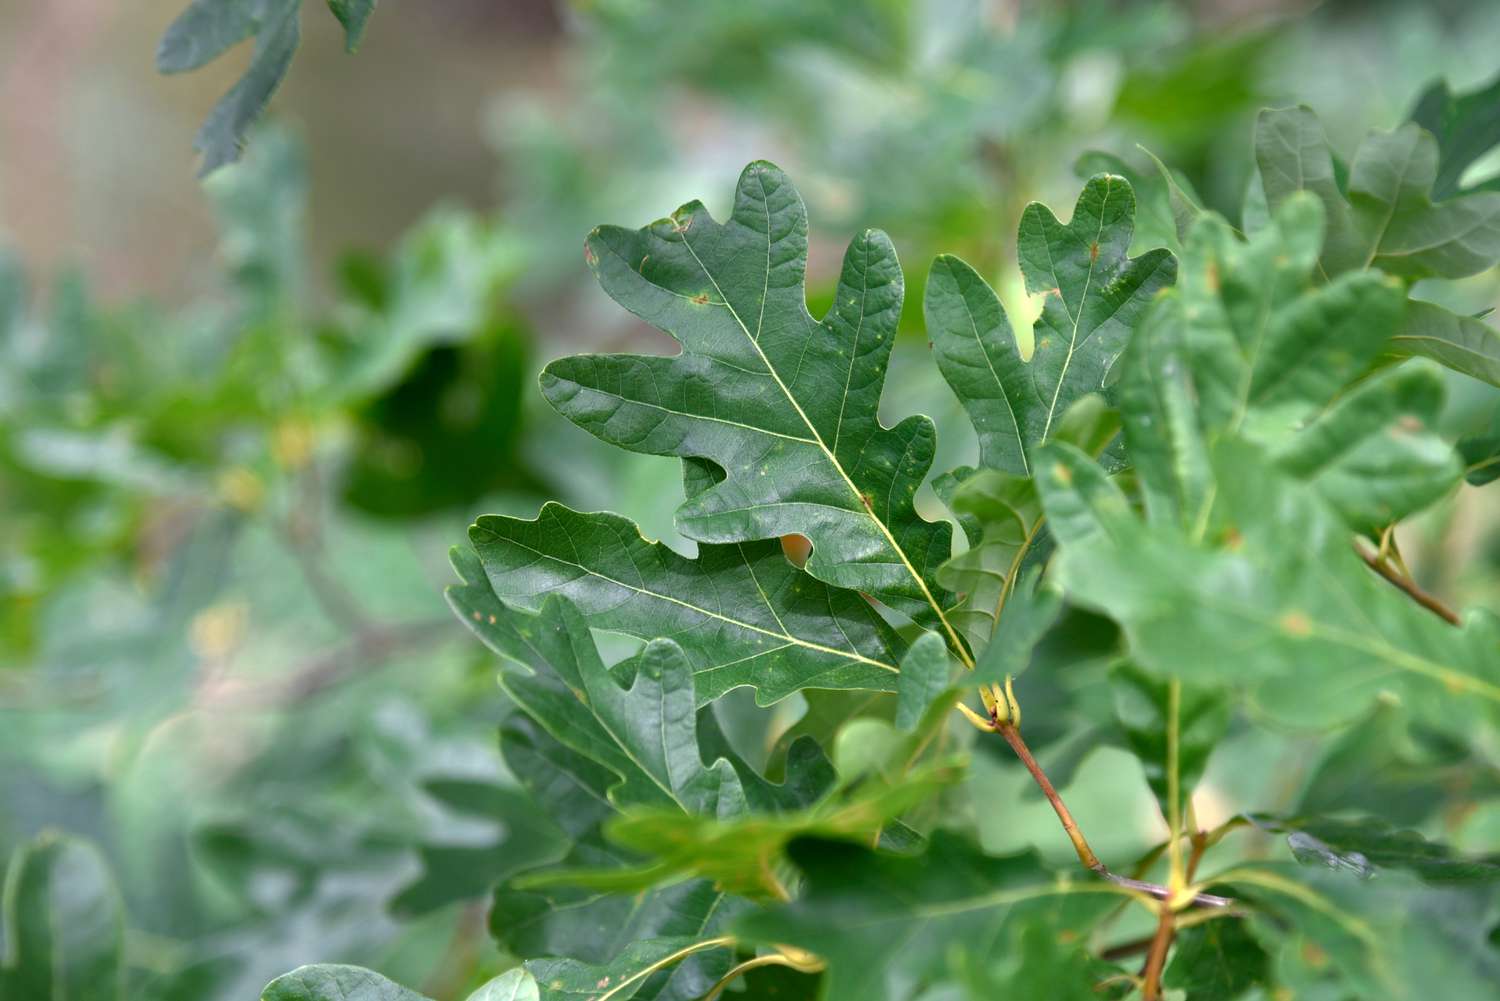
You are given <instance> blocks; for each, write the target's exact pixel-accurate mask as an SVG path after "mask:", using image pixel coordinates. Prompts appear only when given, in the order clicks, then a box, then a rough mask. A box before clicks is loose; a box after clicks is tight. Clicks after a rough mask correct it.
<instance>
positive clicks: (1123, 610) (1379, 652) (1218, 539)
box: [1038, 440, 1500, 733]
mask: <svg viewBox="0 0 1500 1001" xmlns="http://www.w3.org/2000/svg"><path fill="white" fill-rule="evenodd" d="M1047 460H1048V461H1047V465H1046V466H1045V467H1044V469H1043V471H1042V475H1041V477H1040V479H1039V481H1038V484H1039V486H1040V488H1041V491H1042V498H1043V502H1044V504H1045V506H1046V509H1047V516H1048V518H1049V519H1050V521H1051V523H1052V527H1053V531H1054V533H1055V534H1056V536H1057V538H1058V542H1059V546H1060V550H1061V552H1060V555H1059V560H1058V572H1059V574H1060V577H1061V580H1062V583H1063V586H1064V587H1065V589H1066V590H1067V592H1068V594H1069V595H1070V597H1071V598H1073V599H1074V600H1077V601H1080V602H1082V603H1083V604H1085V605H1087V606H1089V607H1093V608H1096V609H1099V610H1101V611H1103V612H1105V613H1106V614H1108V615H1110V616H1111V617H1112V618H1114V619H1115V620H1116V621H1117V622H1119V623H1120V624H1121V626H1122V627H1123V628H1124V630H1125V633H1126V636H1127V638H1128V640H1129V644H1130V649H1131V653H1132V656H1133V657H1134V658H1135V660H1136V661H1137V663H1139V664H1140V666H1141V667H1143V668H1145V669H1146V670H1148V671H1150V672H1152V673H1153V674H1157V675H1160V676H1175V677H1178V678H1181V679H1183V680H1184V681H1188V682H1193V683H1199V684H1206V685H1214V684H1225V685H1238V686H1241V687H1245V688H1248V689H1249V690H1250V691H1251V694H1252V696H1253V697H1254V698H1255V699H1256V700H1257V701H1258V702H1259V703H1260V704H1261V706H1262V708H1263V709H1265V710H1266V711H1267V712H1268V713H1271V714H1273V715H1275V716H1277V717H1279V718H1283V719H1286V720H1289V721H1292V722H1295V723H1300V724H1304V725H1320V726H1321V725H1329V724H1331V723H1336V722H1339V721H1346V720H1349V719H1351V718H1352V717H1354V716H1355V715H1357V714H1359V713H1361V712H1363V711H1365V710H1366V709H1367V708H1368V706H1369V705H1370V703H1371V702H1372V701H1373V700H1374V699H1375V698H1376V697H1377V696H1379V695H1380V694H1381V693H1382V692H1390V693H1393V694H1395V695H1396V696H1397V697H1399V698H1401V699H1402V701H1403V702H1404V704H1406V705H1407V707H1408V709H1409V710H1410V711H1412V712H1414V713H1416V714H1418V715H1419V716H1420V717H1422V718H1424V719H1426V720H1427V721H1428V722H1430V723H1432V724H1433V725H1436V726H1441V727H1443V728H1444V729H1445V730H1448V731H1450V732H1457V733H1462V732H1464V728H1465V726H1466V725H1469V724H1470V723H1472V722H1473V721H1474V720H1475V719H1476V718H1478V717H1479V716H1481V715H1483V714H1490V715H1491V716H1492V717H1493V715H1494V714H1495V712H1496V711H1497V710H1500V671H1497V667H1496V662H1495V658H1494V656H1493V646H1492V645H1493V644H1494V643H1495V642H1496V639H1497V634H1496V630H1495V629H1494V627H1493V625H1492V624H1491V623H1489V622H1488V621H1486V620H1483V619H1476V620H1473V621H1471V622H1469V623H1468V625H1467V626H1466V627H1465V628H1463V629H1455V628H1453V627H1452V626H1450V625H1449V624H1447V623H1446V622H1444V621H1443V620H1441V619H1439V618H1438V617H1437V616H1434V615H1432V614H1431V613H1430V612H1428V611H1426V610H1425V609H1423V608H1420V607H1418V606H1417V605H1415V604H1413V603H1412V602H1410V601H1409V600H1407V599H1406V597H1405V596H1404V595H1402V594H1401V593H1400V592H1398V591H1396V590H1395V589H1393V588H1391V587H1390V586H1389V585H1387V584H1386V583H1385V582H1384V581H1382V580H1380V579H1379V578H1378V577H1377V576H1375V575H1374V574H1371V573H1370V572H1369V570H1368V568H1366V567H1365V565H1364V563H1363V562H1362V561H1361V560H1360V559H1359V557H1358V556H1357V555H1356V554H1355V552H1354V551H1353V548H1352V547H1351V546H1350V544H1349V537H1348V532H1347V529H1345V528H1344V526H1343V522H1342V520H1341V519H1340V518H1338V517H1337V516H1336V515H1335V514H1334V513H1333V512H1332V511H1331V510H1330V509H1329V508H1328V506H1327V504H1326V502H1324V501H1323V500H1322V499H1321V498H1319V497H1318V496H1317V494H1316V493H1314V492H1313V490H1312V488H1311V487H1309V486H1306V485H1302V484H1299V483H1297V482H1296V481H1294V480H1292V479H1290V478H1288V477H1287V476H1286V474H1284V473H1281V472H1279V471H1278V470H1277V469H1276V468H1275V467H1274V466H1273V465H1272V464H1271V463H1270V462H1269V461H1268V460H1267V458H1266V457H1265V456H1264V455H1263V454H1261V453H1260V452H1259V451H1258V450H1257V449H1256V448H1254V447H1253V446H1251V445H1248V444H1247V443H1245V442H1242V441H1237V440H1226V441H1223V442H1221V443H1220V444H1219V445H1218V446H1217V447H1216V448H1215V449H1214V450H1213V451H1212V453H1211V463H1212V464H1211V473H1212V477H1213V480H1212V486H1213V497H1214V501H1213V504H1212V505H1211V506H1210V508H1209V509H1208V510H1207V517H1206V518H1204V519H1202V520H1201V521H1200V522H1198V525H1199V526H1200V529H1201V530H1188V529H1184V528H1183V527H1182V526H1180V525H1179V524H1177V523H1175V522H1174V521H1168V522H1162V521H1159V520H1157V519H1154V518H1153V519H1148V520H1147V521H1144V522H1143V521H1142V520H1141V519H1140V517H1139V516H1138V515H1137V514H1136V513H1135V512H1134V511H1133V510H1132V508H1131V505H1130V503H1129V502H1128V500H1127V499H1126V497H1125V495H1124V494H1123V493H1121V492H1120V490H1119V488H1118V487H1116V486H1115V485H1114V484H1113V483H1111V482H1110V481H1109V480H1108V479H1107V478H1106V476H1105V474H1104V471H1103V470H1102V469H1100V468H1099V466H1098V465H1097V464H1095V463H1094V462H1092V461H1091V460H1088V459H1087V458H1086V457H1084V456H1083V455H1082V453H1080V452H1078V451H1077V450H1076V449H1073V448H1070V447H1068V446H1066V445H1058V444H1054V445H1050V446H1048V448H1047ZM1222 649H1230V650H1233V651H1235V654H1234V656H1233V657H1205V656H1204V651H1207V650H1222ZM1308 664H1317V665H1318V672H1317V675H1316V679H1315V681H1314V680H1313V679H1310V678H1309V676H1308V675H1307V673H1306V665H1308Z"/></svg>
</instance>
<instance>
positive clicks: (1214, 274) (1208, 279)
mask: <svg viewBox="0 0 1500 1001" xmlns="http://www.w3.org/2000/svg"><path fill="white" fill-rule="evenodd" d="M1203 283H1204V284H1205V285H1207V286H1208V290H1209V291H1210V292H1217V291H1219V266H1218V264H1216V263H1214V262H1213V261H1209V262H1208V267H1206V268H1204V269H1203Z"/></svg>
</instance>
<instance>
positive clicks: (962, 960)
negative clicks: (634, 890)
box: [734, 831, 1121, 1001]
mask: <svg viewBox="0 0 1500 1001" xmlns="http://www.w3.org/2000/svg"><path fill="white" fill-rule="evenodd" d="M790 855H791V858H792V861H793V863H794V864H795V865H796V866H797V868H798V869H799V870H800V871H801V872H802V873H803V876H804V880H805V881H804V884H803V888H802V892H801V894H800V895H799V896H798V897H797V899H796V900H794V901H792V902H791V903H789V904H785V905H783V906H780V907H775V908H770V909H767V910H764V911H760V912H757V913H753V914H750V915H747V916H746V917H745V918H742V919H741V920H740V921H739V922H738V923H737V924H736V925H735V926H734V928H735V931H736V933H737V934H740V935H742V936H743V937H744V938H746V939H748V940H750V941H754V942H762V943H766V944H779V943H785V944H790V945H795V946H797V947H799V948H802V949H806V950H809V951H811V952H813V953H815V954H816V955H818V956H819V957H821V958H822V959H823V960H824V961H825V962H826V963H827V964H828V970H827V972H826V973H825V974H824V977H825V981H824V988H823V991H824V993H823V996H824V997H828V998H860V999H869V1001H885V999H896V998H902V999H904V998H909V997H913V996H915V995H916V994H917V993H918V989H919V988H921V987H930V986H933V985H936V984H939V983H942V982H944V981H947V980H952V979H955V978H956V977H958V976H960V975H962V973H963V972H964V971H965V970H966V969H970V968H973V967H987V966H989V965H990V964H992V963H994V962H996V961H999V962H1000V963H1002V964H1008V963H1009V964H1014V963H1016V962H1017V961H1018V960H1022V956H1021V955H1019V954H1018V952H1017V950H1018V949H1019V948H1020V947H1021V946H1022V945H1024V944H1025V937H1024V936H1025V931H1024V929H1025V928H1026V926H1027V925H1029V924H1033V923H1035V922H1037V921H1038V920H1045V917H1046V915H1048V914H1049V913H1053V912H1055V913H1059V914H1066V915H1067V916H1068V918H1069V919H1070V920H1064V921H1061V922H1059V924H1060V926H1062V927H1067V928H1069V929H1070V930H1071V931H1072V932H1074V933H1075V934H1079V935H1083V934H1086V929H1087V927H1088V924H1089V922H1090V921H1091V920H1094V919H1097V917H1099V916H1100V915H1102V913H1103V912H1104V911H1105V910H1106V909H1108V908H1109V907H1110V906H1112V905H1113V904H1114V903H1117V902H1118V900H1119V899H1121V898H1119V897H1118V896H1116V895H1115V893H1116V888H1115V887H1113V886H1112V885H1111V884H1106V883H1094V884H1081V883H1072V884H1060V883H1057V882H1054V881H1053V880H1052V878H1051V877H1050V876H1049V875H1048V874H1047V872H1046V871H1045V870H1044V869H1042V867H1041V866H1040V864H1039V863H1038V860H1037V859H1036V858H1035V857H1034V856H1031V855H1016V856H1010V857H1005V858H991V857H988V856H985V855H982V854H980V853H979V852H978V851H976V850H975V849H974V848H973V847H971V846H969V845H967V844H965V843H964V842H963V841H962V840H960V839H958V838H957V837H956V836H954V835H952V834H950V833H947V832H944V831H938V832H936V833H935V834H934V835H933V836H932V838H931V840H930V841H929V842H928V846H927V850H926V851H925V852H924V853H922V854H921V855H917V856H910V857H908V856H898V855H884V854H876V853H873V852H871V851H869V850H868V849H866V848H860V847H856V846H854V845H850V844H844V843H840V842H829V841H798V842H794V843H793V844H792V846H791V849H790ZM1013 917H1014V919H1015V920H1014V922H1012V918H1013ZM872 942H879V943H881V948H878V949H871V948H870V943H872ZM1002 950H1003V951H1002ZM1002 968H1003V967H1002ZM1022 968H1023V969H1024V968H1025V967H1024V966H1023V967H1022ZM1012 969H1014V967H1012ZM1068 996H1069V997H1072V996H1073V995H1068Z"/></svg>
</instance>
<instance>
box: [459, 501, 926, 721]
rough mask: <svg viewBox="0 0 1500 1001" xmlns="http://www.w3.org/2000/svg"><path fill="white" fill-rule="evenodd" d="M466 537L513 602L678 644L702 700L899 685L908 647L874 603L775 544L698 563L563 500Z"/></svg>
mask: <svg viewBox="0 0 1500 1001" xmlns="http://www.w3.org/2000/svg"><path fill="white" fill-rule="evenodd" d="M469 537H470V539H471V541H472V542H473V544H474V549H475V551H476V552H477V553H478V554H479V558H480V559H481V560H482V561H483V563H484V569H485V574H486V575H487V577H488V578H489V582H490V584H491V586H493V588H494V590H495V594H497V595H498V596H500V597H501V598H503V599H505V600H506V601H508V602H511V603H514V604H517V605H519V606H520V607H523V608H529V609H535V608H537V607H538V606H540V604H541V602H542V599H543V597H545V596H546V595H548V594H553V593H557V594H563V595H566V596H567V597H568V598H569V599H571V600H572V601H573V602H575V603H576V604H577V606H578V609H579V611H580V612H582V613H583V615H584V616H585V617H586V618H587V619H588V622H589V624H590V625H591V626H593V627H595V628H601V629H609V630H613V631H617V632H623V633H627V634H629V635H632V636H637V637H639V638H641V639H652V638H655V637H659V636H667V637H672V638H674V639H676V640H677V641H678V642H679V643H680V644H681V645H682V648H683V650H684V651H685V652H686V653H687V655H688V657H689V658H690V659H691V661H692V663H693V677H694V682H695V685H696V690H697V699H698V703H699V704H700V705H701V704H704V703H708V702H712V701H714V700H716V699H717V698H718V697H719V696H721V695H723V694H724V693H725V692H727V691H729V690H730V689H733V688H736V687H739V686H741V685H753V686H754V687H755V689H756V694H757V699H758V701H759V702H761V703H762V704H769V703H771V702H775V701H777V700H778V699H781V698H784V697H785V696H787V695H788V694H790V693H792V692H794V691H797V690H798V689H801V688H807V687H814V688H870V689H876V690H881V691H892V690H894V689H895V687H896V671H897V665H898V663H899V662H900V659H901V655H902V652H903V650H904V647H905V644H903V643H902V642H901V640H900V639H899V638H898V637H897V636H896V634H895V632H894V631H893V630H892V629H891V628H890V627H889V626H888V625H886V624H885V622H884V621H883V620H882V619H881V618H880V615H879V614H878V613H877V612H876V611H875V609H874V608H872V607H871V606H870V603H869V602H868V601H866V600H865V599H864V598H862V597H860V596H859V595H858V594H857V593H855V592H853V591H843V590H839V589H837V588H832V587H829V586H828V585H826V584H823V583H821V582H819V581H817V580H814V579H813V578H811V577H809V576H808V575H807V574H805V573H803V572H801V571H799V570H798V569H797V568H796V567H794V566H793V565H792V564H791V563H790V562H789V561H788V560H787V558H786V556H785V555H784V554H783V553H782V549H781V545H780V544H779V543H778V542H776V541H764V542H744V543H736V544H734V545H711V544H706V543H705V544H704V545H702V546H700V547H699V551H698V558H697V559H695V560H690V559H687V558H686V557H683V556H679V555H678V554H677V553H675V552H673V551H672V550H671V549H670V548H668V547H667V546H666V545H664V544H662V543H659V542H656V543H652V542H647V541H646V540H645V539H643V538H642V537H641V533H640V530H639V529H638V528H637V527H636V526H635V525H634V524H632V523H631V522H629V521H628V520H626V519H624V518H621V517H619V516H618V515H613V514H580V513H578V512H576V511H571V510H569V509H568V508H565V507H563V506H562V505H560V504H548V505H546V506H545V507H543V508H542V510H541V513H540V514H539V515H538V516H537V519H536V520H535V521H523V520H520V519H517V518H501V517H493V516H491V517H484V518H481V519H479V521H478V523H476V524H475V525H474V527H473V528H472V529H470V532H469Z"/></svg>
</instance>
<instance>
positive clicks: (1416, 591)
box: [1354, 541, 1463, 626]
mask: <svg viewBox="0 0 1500 1001" xmlns="http://www.w3.org/2000/svg"><path fill="white" fill-rule="evenodd" d="M1354 551H1355V552H1356V553H1358V554H1359V558H1360V559H1362V560H1364V561H1365V566H1367V567H1369V568H1370V569H1371V570H1374V571H1375V572H1376V573H1378V574H1380V576H1381V577H1384V578H1385V579H1386V581H1388V582H1389V583H1390V584H1392V585H1393V586H1395V587H1396V588H1397V589H1399V590H1401V591H1404V592H1405V593H1406V596H1407V597H1408V598H1410V599H1411V600H1412V601H1415V602H1416V603H1417V604H1419V605H1421V606H1422V607H1423V608H1425V609H1427V610H1428V611H1429V612H1431V613H1433V614H1434V615H1437V616H1440V617H1441V618H1443V619H1445V620H1446V621H1447V622H1448V623H1449V625H1454V626H1462V625H1463V619H1461V618H1459V616H1458V613H1457V612H1455V611H1454V610H1453V609H1451V608H1449V607H1448V606H1447V605H1445V604H1443V603H1442V602H1441V601H1439V600H1438V599H1437V598H1434V597H1433V596H1432V595H1430V594H1428V593H1427V592H1426V591H1424V590H1422V589H1421V588H1420V587H1418V586H1417V583H1416V581H1414V580H1412V579H1411V578H1410V577H1405V576H1402V575H1401V574H1400V573H1398V572H1396V571H1395V570H1393V569H1392V568H1391V567H1390V566H1389V565H1388V564H1387V563H1386V562H1385V560H1383V559H1382V558H1380V557H1379V556H1377V555H1375V554H1374V553H1371V552H1368V551H1367V550H1366V549H1365V547H1364V546H1362V545H1360V544H1359V542H1358V541H1356V542H1355V543H1354Z"/></svg>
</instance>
